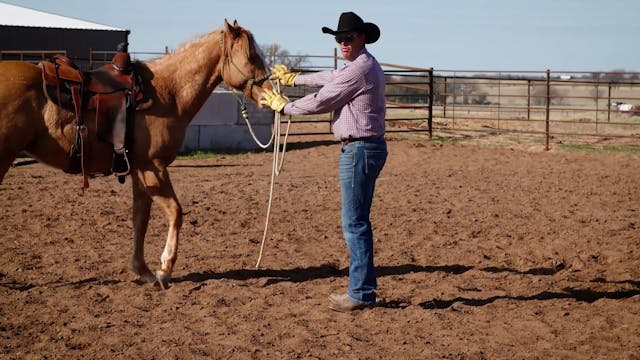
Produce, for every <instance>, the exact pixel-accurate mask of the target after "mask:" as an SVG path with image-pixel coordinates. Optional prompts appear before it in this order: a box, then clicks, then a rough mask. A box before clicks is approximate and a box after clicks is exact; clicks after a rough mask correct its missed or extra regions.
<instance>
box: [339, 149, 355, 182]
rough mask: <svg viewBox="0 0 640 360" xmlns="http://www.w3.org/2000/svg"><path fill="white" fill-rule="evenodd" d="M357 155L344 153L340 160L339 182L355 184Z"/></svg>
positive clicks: (350, 152)
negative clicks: (354, 173)
mask: <svg viewBox="0 0 640 360" xmlns="http://www.w3.org/2000/svg"><path fill="white" fill-rule="evenodd" d="M355 158H356V154H355V153H354V152H353V151H349V152H343V153H342V154H340V158H339V164H338V165H339V172H338V174H339V180H340V182H345V181H351V182H353V176H354V175H353V172H354V168H355V162H356V160H355Z"/></svg>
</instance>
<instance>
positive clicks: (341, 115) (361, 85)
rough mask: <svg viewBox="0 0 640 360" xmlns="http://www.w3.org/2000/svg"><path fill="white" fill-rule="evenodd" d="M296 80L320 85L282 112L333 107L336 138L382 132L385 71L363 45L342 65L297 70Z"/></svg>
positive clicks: (316, 111)
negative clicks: (329, 67) (339, 67)
mask: <svg viewBox="0 0 640 360" xmlns="http://www.w3.org/2000/svg"><path fill="white" fill-rule="evenodd" d="M295 84H296V85H308V86H322V88H321V89H320V90H319V91H318V92H315V93H312V94H309V95H307V96H305V97H303V98H300V99H298V100H295V101H292V102H290V103H288V104H287V105H286V106H285V107H284V109H283V110H284V113H285V114H287V115H310V114H320V113H326V112H330V111H333V112H334V113H333V120H332V125H333V126H332V128H333V135H334V136H335V137H336V139H339V140H340V139H347V138H349V137H354V138H360V137H370V136H373V137H382V136H383V135H384V132H385V123H384V118H385V113H386V105H385V97H384V87H385V80H384V72H383V71H382V68H381V67H380V64H378V61H377V60H376V59H375V58H374V57H373V56H372V55H371V54H369V52H368V51H367V49H366V48H364V49H362V51H361V52H360V54H359V55H358V57H357V58H356V59H355V60H353V61H351V62H347V64H346V65H345V66H344V67H343V68H341V69H337V70H329V71H321V72H317V73H312V74H300V75H298V76H297V77H296V80H295Z"/></svg>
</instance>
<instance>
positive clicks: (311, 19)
mask: <svg viewBox="0 0 640 360" xmlns="http://www.w3.org/2000/svg"><path fill="white" fill-rule="evenodd" d="M2 1H4V2H6V3H10V4H15V5H20V6H25V7H28V8H32V9H36V10H42V11H47V12H51V13H54V14H58V15H64V16H69V17H74V18H78V19H82V20H87V21H92V22H96V23H100V24H104V25H109V26H114V27H119V28H124V29H128V30H131V35H130V37H129V41H130V48H129V49H130V51H138V52H141V51H163V50H164V48H165V46H168V47H169V48H170V49H173V48H175V47H177V46H179V45H180V44H181V43H183V42H184V41H186V40H188V39H190V38H193V37H195V36H198V35H200V34H203V33H206V32H209V31H210V30H213V29H215V28H218V27H221V26H222V24H223V21H224V19H225V18H227V19H229V20H233V19H237V20H238V22H239V23H240V25H242V26H244V27H246V28H248V29H249V30H251V31H252V32H253V33H254V35H255V36H256V39H257V41H258V43H259V44H261V45H262V44H271V43H277V44H279V45H280V46H281V47H283V48H284V49H287V50H288V51H289V52H290V53H292V54H307V55H331V54H333V49H334V47H335V42H334V41H333V38H332V37H330V36H328V35H325V34H322V32H321V31H320V28H321V27H322V26H329V27H330V28H334V29H335V28H336V26H337V23H338V17H339V15H340V13H341V12H343V11H355V12H356V13H358V14H359V15H360V16H361V17H362V18H363V19H364V20H365V21H370V22H374V23H376V24H377V25H378V26H379V27H380V28H381V30H382V36H381V38H380V40H379V41H378V42H377V43H375V44H371V45H368V46H367V47H368V48H369V51H370V52H371V53H373V54H374V55H375V56H376V57H377V58H378V60H379V61H381V62H386V63H394V64H404V65H410V66H417V67H434V68H436V69H457V70H545V69H547V68H549V69H551V70H557V71H560V70H565V71H567V70H577V71H606V70H614V69H624V70H627V71H640V45H639V44H640V41H639V40H638V36H640V0H607V1H604V0H484V1H483V0H444V1H443V0H437V1H431V0H411V1H400V0H397V1H393V0H367V1H364V0H361V1H349V2H347V1H337V0H320V1H306V0H282V1H278V0H271V1H265V0H225V1H219V0H216V1H214V0H171V1H163V0H109V1H95V0H2Z"/></svg>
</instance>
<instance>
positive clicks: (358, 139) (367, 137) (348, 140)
mask: <svg viewBox="0 0 640 360" xmlns="http://www.w3.org/2000/svg"><path fill="white" fill-rule="evenodd" d="M373 139H380V136H364V137H357V138H356V137H348V138H347V139H340V141H341V142H342V146H345V145H348V144H350V143H352V142H356V141H365V140H373Z"/></svg>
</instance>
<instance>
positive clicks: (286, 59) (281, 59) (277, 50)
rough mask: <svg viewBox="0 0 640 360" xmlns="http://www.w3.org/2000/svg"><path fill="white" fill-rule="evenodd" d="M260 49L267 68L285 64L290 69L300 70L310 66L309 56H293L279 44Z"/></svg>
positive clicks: (261, 46) (263, 46) (264, 45)
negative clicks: (307, 65)
mask: <svg viewBox="0 0 640 360" xmlns="http://www.w3.org/2000/svg"><path fill="white" fill-rule="evenodd" d="M260 49H261V50H262V53H263V54H264V58H265V59H264V60H265V61H266V63H267V66H271V65H276V64H283V65H286V66H287V67H288V68H290V69H299V68H301V67H302V66H304V65H306V64H309V59H308V56H307V55H291V53H289V51H288V50H287V49H283V48H282V47H281V46H280V45H279V44H263V45H260Z"/></svg>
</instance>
